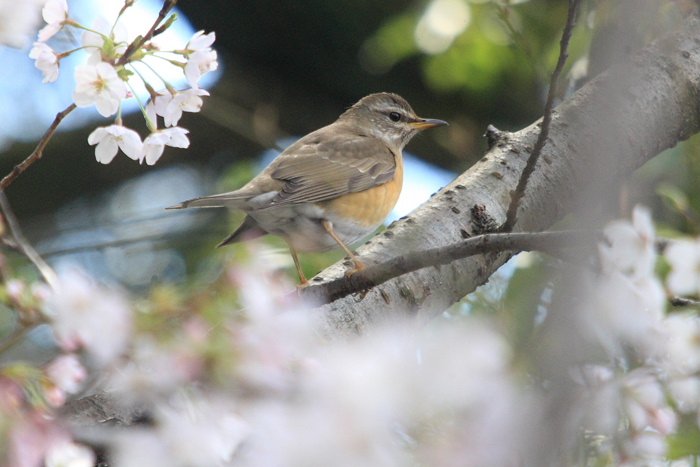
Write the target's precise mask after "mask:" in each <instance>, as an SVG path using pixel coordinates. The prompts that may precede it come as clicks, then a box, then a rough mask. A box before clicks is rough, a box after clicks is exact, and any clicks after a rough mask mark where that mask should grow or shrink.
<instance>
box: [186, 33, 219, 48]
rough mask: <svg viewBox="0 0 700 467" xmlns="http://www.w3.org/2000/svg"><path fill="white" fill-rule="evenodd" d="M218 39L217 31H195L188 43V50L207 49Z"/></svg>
mask: <svg viewBox="0 0 700 467" xmlns="http://www.w3.org/2000/svg"><path fill="white" fill-rule="evenodd" d="M215 40H216V33H214V32H210V33H208V34H204V31H197V32H195V33H194V34H193V35H192V37H191V38H190V40H189V42H188V43H187V47H185V48H186V49H187V50H190V51H193V52H198V51H200V50H206V49H209V48H210V47H211V45H212V44H213V43H214V41H215Z"/></svg>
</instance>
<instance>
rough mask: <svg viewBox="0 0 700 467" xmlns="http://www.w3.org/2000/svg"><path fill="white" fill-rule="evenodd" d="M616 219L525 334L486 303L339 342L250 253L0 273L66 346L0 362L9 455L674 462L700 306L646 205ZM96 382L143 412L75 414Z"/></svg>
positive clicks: (27, 458) (151, 461)
mask: <svg viewBox="0 0 700 467" xmlns="http://www.w3.org/2000/svg"><path fill="white" fill-rule="evenodd" d="M605 234H606V237H607V241H606V242H605V244H603V245H601V246H600V249H599V255H600V265H601V268H600V269H599V270H598V271H597V272H596V271H595V270H593V269H589V268H579V269H576V270H575V274H574V275H573V276H571V281H569V280H568V279H567V278H566V276H567V275H568V273H566V272H565V273H564V274H562V275H561V277H562V278H561V279H560V280H559V283H558V284H557V289H556V290H555V291H554V292H553V296H552V303H551V306H550V308H549V309H548V310H547V311H546V316H545V317H544V318H543V320H542V322H541V324H540V326H539V327H538V330H537V339H536V342H535V343H534V344H533V346H532V348H520V349H518V350H516V347H515V346H516V344H514V343H513V342H511V339H509V336H508V335H507V333H505V332H504V331H503V329H501V328H502V326H499V325H497V324H496V319H495V317H489V316H486V317H481V318H479V317H477V316H467V317H458V316H452V317H447V318H442V319H439V320H437V321H436V322H434V323H431V324H429V325H427V326H425V327H419V326H417V325H416V323H413V322H393V323H390V324H389V325H386V326H379V325H378V326H377V327H375V328H372V329H367V330H366V332H365V333H364V335H362V336H356V337H353V338H344V339H340V338H335V339H332V340H329V339H328V337H329V336H327V335H325V334H322V333H320V332H319V330H320V329H322V328H323V323H322V322H321V321H319V317H320V316H322V315H320V314H318V313H313V312H310V311H309V310H308V305H306V304H303V303H299V302H298V301H297V300H296V299H295V298H293V297H295V295H294V294H292V295H290V294H288V291H289V290H291V289H292V287H293V286H292V284H290V283H289V282H287V281H286V280H285V279H284V278H283V277H280V276H279V274H277V273H276V272H274V271H272V270H270V269H269V268H268V267H266V266H265V264H262V263H260V262H255V261H252V262H251V263H250V264H249V265H247V266H243V265H241V263H240V261H237V263H236V264H235V265H232V266H229V267H228V268H227V269H226V271H225V274H224V275H223V276H222V278H221V280H220V281H219V283H218V284H217V285H216V286H214V287H215V291H213V293H212V290H210V289H207V290H202V291H199V292H193V293H192V294H190V295H189V296H185V295H184V294H183V293H182V292H181V291H179V290H177V289H175V288H173V287H171V286H162V287H156V288H154V289H153V290H152V291H151V294H150V295H149V296H148V297H147V298H144V299H138V300H135V299H133V298H130V297H129V296H128V295H127V294H126V293H125V292H123V291H121V290H118V289H113V288H108V287H105V286H104V285H100V284H98V283H96V282H95V281H94V280H92V279H90V278H89V277H87V276H86V275H85V274H84V273H82V272H81V271H78V270H75V269H65V270H62V271H59V277H60V279H59V284H58V286H57V288H56V290H50V289H48V288H46V287H45V286H40V285H37V284H35V285H31V284H28V283H25V282H24V281H22V280H20V279H12V280H9V281H6V282H5V283H4V289H3V290H4V294H3V297H4V300H5V301H6V306H11V307H12V308H13V309H15V310H17V312H18V322H20V323H34V324H38V323H48V324H49V326H50V327H51V329H52V330H53V334H54V336H55V339H56V341H57V343H58V346H59V347H60V349H61V353H60V355H59V356H58V357H56V358H54V359H53V360H52V361H51V362H49V363H48V364H46V365H43V366H39V367H33V366H30V365H28V364H26V363H21V362H14V363H10V364H8V365H5V366H4V367H3V368H2V371H1V372H0V386H1V387H2V391H0V414H1V420H2V423H1V424H0V431H1V436H0V440H2V441H0V443H2V450H0V452H2V453H5V454H4V456H5V458H4V459H3V461H2V465H13V466H15V465H17V466H19V465H21V466H39V465H46V466H52V467H53V466H64V465H71V466H74V465H76V466H83V465H85V466H89V465H92V464H93V462H95V460H96V459H98V460H102V461H105V460H106V461H107V462H109V465H114V466H119V467H132V466H133V467H136V466H139V467H141V466H144V465H153V466H156V465H158V466H159V465H163V466H165V465H168V466H183V467H185V466H188V467H191V466H202V467H204V466H207V467H208V466H215V465H221V466H229V465H230V466H261V465H270V466H272V465H274V466H299V467H302V466H303V467H308V466H328V465H341V466H343V465H346V466H357V465H368V466H375V465H377V466H379V465H382V466H406V465H439V466H455V467H456V466H513V465H516V466H517V465H523V466H529V465H625V466H636V465H640V466H642V465H668V464H660V463H659V462H662V461H664V459H666V458H667V456H668V455H669V446H672V445H673V442H672V441H673V440H675V439H676V438H677V437H678V436H681V435H682V433H683V432H680V431H679V430H680V427H681V426H685V425H687V424H688V423H690V426H691V427H694V428H692V429H691V430H690V431H691V433H692V432H693V430H695V431H694V432H695V433H697V420H698V411H699V410H700V403H699V401H700V321H699V320H698V317H697V315H696V314H695V313H687V312H674V313H667V312H666V309H665V308H666V307H665V291H664V284H663V283H662V282H661V279H660V278H659V276H658V275H657V273H656V271H655V268H654V265H655V264H656V263H657V260H658V258H657V255H656V250H655V240H656V238H655V233H654V228H653V224H652V222H651V218H650V216H649V214H648V212H647V211H646V210H644V209H641V208H637V209H636V210H635V212H634V215H633V218H632V221H631V222H628V221H618V222H615V223H613V224H611V225H610V226H609V227H608V228H607V229H606V231H605ZM251 248H255V244H251ZM698 252H700V242H699V241H698V240H684V241H682V242H678V243H672V244H671V246H669V247H668V249H667V252H666V258H665V260H666V261H667V262H668V264H669V265H670V268H671V272H670V273H669V274H668V276H667V282H666V287H667V289H668V290H669V291H671V292H672V293H692V294H697V293H698V292H699V290H698V289H700V268H698V267H689V266H688V262H687V259H692V261H694V263H693V264H695V263H698V264H700V253H698ZM256 255H257V251H255V250H251V251H250V257H251V258H255V257H256ZM696 266H697V264H696ZM569 282H571V283H569ZM572 283H573V284H575V291H574V289H572V288H571V287H572ZM561 291H565V292H566V294H565V295H562V294H561V293H560V292H561ZM574 296H578V297H579V298H578V299H576V300H574V301H571V300H570V299H569V300H568V301H564V297H568V298H571V297H574ZM290 297H292V298H290ZM232 304H235V305H232ZM88 385H89V386H88ZM86 387H90V388H97V390H99V391H102V390H107V391H108V393H109V394H111V395H112V396H113V397H115V399H116V400H117V401H119V404H120V407H122V408H121V409H120V410H121V411H123V413H126V414H129V413H130V414H132V415H133V418H132V419H124V418H123V417H122V418H121V419H119V420H121V423H119V420H116V421H115V420H113V421H112V423H111V425H114V423H115V422H116V424H117V425H120V424H123V423H125V422H126V423H130V424H132V426H130V427H129V428H128V429H125V428H124V427H123V426H116V427H115V426H111V425H110V424H103V425H104V426H99V427H95V426H90V425H88V426H85V425H81V424H80V423H76V422H75V419H74V418H73V417H71V416H68V415H65V414H67V413H71V410H72V409H71V410H68V411H66V410H65V407H66V404H67V401H69V400H71V399H72V398H74V397H75V396H74V395H75V394H80V391H81V390H83V389H85V388H86ZM93 390H94V389H93ZM62 408H63V409H62ZM139 414H140V415H139ZM685 431H687V429H686V430H685ZM95 447H99V449H97V450H96V449H95ZM104 456H107V457H106V458H105V457H104ZM684 462H685V461H684ZM673 465H692V464H682V463H680V464H673Z"/></svg>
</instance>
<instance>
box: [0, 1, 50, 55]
mask: <svg viewBox="0 0 700 467" xmlns="http://www.w3.org/2000/svg"><path fill="white" fill-rule="evenodd" d="M42 4H43V2H42V0H22V1H17V0H0V45H8V46H10V47H15V48H17V49H21V48H24V47H25V46H26V45H27V42H28V41H29V39H30V38H31V37H32V35H33V34H34V32H35V31H36V28H37V26H38V25H39V23H40V21H41V7H42Z"/></svg>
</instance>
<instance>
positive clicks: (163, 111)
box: [153, 88, 209, 127]
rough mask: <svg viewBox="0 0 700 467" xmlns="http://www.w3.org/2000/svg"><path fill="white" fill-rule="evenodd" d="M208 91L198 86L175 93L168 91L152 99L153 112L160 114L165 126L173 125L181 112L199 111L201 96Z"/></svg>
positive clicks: (180, 115) (205, 94)
mask: <svg viewBox="0 0 700 467" xmlns="http://www.w3.org/2000/svg"><path fill="white" fill-rule="evenodd" d="M208 95H209V93H208V92H207V91H206V90H204V89H200V88H191V89H187V90H185V91H180V92H178V93H176V94H175V95H172V94H170V93H169V92H167V93H165V94H160V95H158V96H157V97H156V98H155V99H154V100H153V106H154V107H153V108H154V110H155V113H156V114H158V115H160V116H162V117H163V120H164V123H165V126H166V127H169V126H174V125H177V123H178V122H179V121H180V118H181V117H182V112H199V111H200V110H201V109H202V104H203V103H204V102H203V101H202V98H201V96H208Z"/></svg>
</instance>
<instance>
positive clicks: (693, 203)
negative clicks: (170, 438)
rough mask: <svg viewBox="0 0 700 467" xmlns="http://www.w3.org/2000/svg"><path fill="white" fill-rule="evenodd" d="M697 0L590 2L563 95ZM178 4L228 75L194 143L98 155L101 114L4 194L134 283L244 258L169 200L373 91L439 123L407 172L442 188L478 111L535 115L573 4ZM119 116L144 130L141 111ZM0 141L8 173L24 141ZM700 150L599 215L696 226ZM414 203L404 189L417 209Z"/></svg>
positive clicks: (47, 234)
mask: <svg viewBox="0 0 700 467" xmlns="http://www.w3.org/2000/svg"><path fill="white" fill-rule="evenodd" d="M692 3H693V2H691V1H690V0H663V1H658V0H595V1H589V2H584V4H583V11H582V12H581V15H580V20H579V23H578V26H577V28H576V31H575V35H574V38H573V42H572V44H571V48H570V52H571V53H570V59H569V62H568V65H567V69H566V72H567V73H566V75H567V77H566V81H567V82H566V86H562V95H561V96H560V97H561V98H565V97H566V95H568V94H570V93H571V92H573V91H574V90H575V89H576V88H578V87H579V86H580V85H582V84H583V83H585V82H586V81H587V80H589V79H592V78H593V77H594V76H595V75H597V74H598V73H600V72H603V71H604V70H605V69H606V68H607V67H608V66H610V65H611V64H614V63H615V62H617V61H620V60H624V59H626V58H627V57H629V56H630V55H632V54H633V53H634V52H635V51H636V50H638V49H639V48H641V47H643V46H644V45H645V44H647V43H648V42H649V41H651V40H653V39H654V38H655V37H657V36H658V35H660V34H662V33H663V32H664V31H667V30H669V29H671V28H673V27H674V26H675V25H676V24H677V23H678V22H679V21H680V19H681V18H682V17H683V16H684V15H686V14H688V12H689V11H690V9H691V8H692V7H693V4H692ZM179 8H180V12H181V14H182V15H183V16H184V17H186V18H187V19H188V20H189V21H191V22H192V24H193V26H194V28H195V30H197V29H204V30H206V31H216V35H217V41H216V43H215V47H216V49H217V51H218V53H219V57H220V61H221V67H222V71H223V73H222V74H221V77H220V80H219V81H218V82H217V83H216V84H215V85H213V86H212V87H211V94H212V96H211V97H210V98H208V99H207V100H206V101H205V105H204V108H203V111H202V112H201V113H199V114H185V116H184V118H183V120H182V121H181V126H183V127H185V128H188V129H189V130H190V139H191V142H192V144H191V147H190V149H188V150H184V151H183V150H175V149H172V148H168V150H167V151H166V153H165V155H164V156H163V158H162V159H161V161H160V162H159V163H158V165H157V166H156V167H147V166H139V165H137V164H135V163H134V162H133V161H131V160H129V159H127V158H125V157H123V156H119V157H117V158H116V159H115V160H114V162H112V163H111V164H110V165H108V166H103V165H100V164H99V163H97V162H96V161H95V158H94V153H93V151H94V148H93V147H91V146H89V145H88V144H87V141H86V139H87V135H88V134H89V133H90V132H91V131H92V129H93V128H94V127H95V126H96V125H98V124H102V123H101V122H97V123H96V122H93V123H92V124H89V125H87V126H85V127H83V128H79V129H73V130H71V131H69V132H63V133H59V134H58V135H57V136H56V137H55V138H54V140H53V141H52V142H51V143H50V145H49V147H48V149H47V151H46V152H45V156H44V158H43V159H42V160H41V161H39V162H38V163H37V164H35V165H34V166H33V167H31V168H30V170H29V171H28V172H27V173H25V174H23V175H22V176H21V177H20V178H19V179H18V180H17V181H16V182H15V183H14V184H13V185H12V186H11V187H10V188H9V189H8V190H7V194H8V197H9V199H10V201H11V203H12V205H13V207H14V209H15V211H16V214H17V216H18V217H19V219H20V221H21V223H22V225H23V226H24V229H25V234H26V235H27V237H29V239H30V240H31V241H32V242H33V243H34V244H36V246H37V247H38V249H39V251H40V253H42V254H43V255H44V256H46V257H47V258H48V259H49V260H50V261H52V262H53V263H54V264H57V263H60V262H61V261H63V260H70V261H77V262H79V263H80V264H82V265H83V267H85V268H86V269H88V270H90V271H91V272H93V274H95V275H97V276H99V277H102V278H104V279H105V280H108V281H118V282H120V283H122V284H123V285H125V286H127V287H129V288H130V289H132V290H135V291H139V290H140V291H145V290H146V289H148V288H149V287H150V286H151V285H153V284H154V283H160V282H173V281H175V282H179V281H184V280H185V279H186V278H187V277H191V276H192V274H195V275H197V274H199V276H198V277H215V276H216V274H215V273H212V271H220V270H221V268H220V263H221V262H222V258H221V257H222V256H232V257H236V256H237V255H245V254H246V248H247V247H246V246H234V247H229V248H226V249H221V250H216V249H214V246H215V245H216V244H217V243H218V242H219V241H220V240H221V239H222V238H223V237H224V236H226V235H227V234H228V233H229V232H230V231H231V229H232V228H234V227H235V225H236V223H237V222H239V221H240V219H241V216H240V215H239V214H237V213H226V212H224V211H218V210H217V211H206V212H197V213H181V212H176V213H173V212H165V211H163V208H164V207H165V206H168V205H172V204H175V203H177V202H179V201H182V200H183V199H188V198H191V197H195V196H200V195H205V194H211V193H214V192H217V191H225V190H231V189H234V188H236V187H238V186H241V185H242V184H243V183H245V182H246V181H247V180H249V179H250V178H251V177H252V176H253V175H254V174H255V173H257V172H258V171H259V170H260V169H261V162H260V161H261V160H262V158H263V157H264V156H265V155H266V154H267V157H268V158H269V150H270V149H275V148H277V147H280V146H283V145H284V144H286V143H285V141H288V140H289V138H290V137H298V136H301V135H303V134H306V133H308V132H309V131H311V130H314V129H316V128H319V127H321V126H323V125H326V124H328V123H330V122H332V121H333V120H334V119H335V118H337V116H338V115H339V114H340V113H341V112H342V111H343V110H344V109H345V108H347V107H348V106H349V105H351V104H353V103H354V102H356V101H357V100H358V99H359V98H361V97H363V96H364V95H367V94H369V93H372V92H379V91H392V92H396V93H399V94H401V95H403V96H404V97H405V98H406V99H407V100H408V101H409V102H411V104H412V106H413V107H414V109H415V110H416V112H417V113H418V114H419V115H421V116H425V117H434V118H441V119H445V120H448V121H449V122H450V126H449V127H447V128H443V129H438V130H435V131H432V132H428V133H426V134H425V135H424V136H422V137H421V138H417V139H416V140H414V142H412V143H411V145H410V146H409V148H408V150H409V151H410V152H411V153H413V154H415V155H416V156H417V157H418V158H419V159H421V160H423V161H427V162H429V163H430V164H432V165H433V166H434V167H435V169H429V168H426V167H425V166H421V167H420V168H418V169H416V170H418V171H420V173H419V175H420V174H422V173H427V172H429V171H430V172H432V171H433V170H437V169H438V168H440V169H443V170H446V171H449V172H441V174H442V178H439V180H440V183H442V184H444V183H446V182H447V181H449V177H450V175H445V174H449V173H452V174H456V173H459V172H462V171H464V170H466V169H468V168H469V167H470V166H471V165H472V164H473V163H474V162H475V161H476V160H478V159H479V158H480V157H482V155H483V153H484V151H485V150H486V141H485V139H484V138H483V136H482V135H483V134H484V132H485V130H486V127H487V126H488V125H489V124H493V125H495V126H496V127H498V128H499V129H501V130H507V131H511V130H512V131H515V130H518V129H521V128H523V127H525V126H527V125H529V124H531V123H532V122H534V121H535V120H536V119H538V118H539V117H540V116H541V114H542V105H543V101H544V96H545V94H546V92H547V87H548V79H549V75H550V73H551V71H552V68H553V64H554V63H555V61H556V59H557V55H558V53H559V39H560V36H561V30H562V27H563V25H564V21H565V18H566V12H567V8H568V1H566V0H518V1H516V0H513V1H508V0H411V1H407V0H387V1H384V2H376V1H369V0H311V1H305V2H298V1H292V0H283V1H280V0H256V1H236V2H229V1H224V0H200V1H198V2H186V1H185V2H182V3H181V4H180V5H179ZM27 60H28V59H27ZM38 76H39V74H38V71H36V70H33V73H32V74H31V76H23V77H18V79H22V80H24V81H25V82H26V84H25V86H26V89H28V90H29V89H31V86H40V81H41V80H40V78H39V77H38ZM28 92H29V91H28ZM45 110H46V111H47V112H49V113H51V114H54V113H55V112H57V111H59V110H61V109H60V108H55V109H45ZM16 111H17V112H18V113H21V109H17V110H16ZM126 124H127V125H129V126H131V127H134V128H137V129H140V128H143V125H142V117H141V116H140V115H137V114H132V115H130V116H128V117H127V118H126ZM620 124H621V125H622V124H624V122H620ZM33 130H34V131H37V128H34V129H33ZM38 130H39V131H41V130H42V129H41V128H39V129H38ZM18 139H21V138H18ZM5 143H6V144H5V146H4V149H3V151H2V154H1V157H0V171H2V172H3V174H4V173H7V172H9V171H10V170H11V168H12V167H13V166H14V165H15V164H17V163H18V162H19V161H20V160H22V159H23V158H24V157H26V155H27V154H29V152H30V151H31V149H32V147H33V142H14V143H12V142H5ZM697 145H698V142H697V138H693V139H691V140H690V141H689V142H688V143H686V144H683V145H681V146H678V147H677V148H675V149H673V150H671V151H668V152H667V153H665V154H663V155H661V156H660V157H657V158H656V159H654V160H653V161H652V162H650V163H649V164H647V166H645V167H644V168H642V169H641V170H640V171H639V173H638V174H637V175H636V176H635V177H634V179H633V180H631V181H630V183H629V184H628V185H627V186H624V187H622V188H620V191H619V192H615V193H611V194H610V196H611V199H610V206H612V207H613V208H614V209H613V211H614V213H612V214H611V215H626V214H627V213H628V212H629V209H630V207H631V206H632V205H634V204H635V203H636V202H640V201H641V202H643V203H645V204H647V205H650V206H652V207H653V208H654V211H655V213H656V215H655V217H656V219H657V220H659V221H660V222H661V224H662V231H663V232H664V233H668V234H672V233H673V231H683V232H690V233H698V220H699V219H698V213H699V212H700V206H699V203H700V185H699V184H698V180H699V177H700V167H699V165H700V164H699V163H698V151H697ZM452 176H454V175H452ZM436 183H437V182H436ZM439 186H440V185H439V184H438V185H435V186H431V187H430V190H431V191H435V190H436V189H437V188H439ZM405 191H406V190H405ZM411 191H413V190H411ZM425 198H427V195H426V196H425ZM421 201H422V199H412V200H411V205H412V207H415V206H417V205H418V204H419V203H420V202H421ZM399 214H405V212H401V213H399ZM265 241H269V242H270V245H271V246H272V250H270V252H268V253H266V256H265V257H266V260H267V261H279V264H280V265H281V266H284V267H287V266H289V265H291V262H290V260H289V259H288V255H287V252H286V249H285V247H284V245H283V243H282V242H279V241H278V240H277V239H274V238H268V239H267V240H265ZM329 255H330V256H329ZM329 255H315V254H314V255H304V258H302V259H303V261H304V264H305V268H306V269H307V273H308V274H311V275H313V274H315V273H316V272H317V271H319V270H320V269H322V268H323V267H324V266H326V265H328V264H330V262H331V261H334V260H336V259H338V258H339V257H340V256H342V255H341V254H340V253H335V252H334V253H329ZM217 265H219V266H217ZM538 270H539V268H538ZM289 271H290V273H292V274H293V271H292V269H291V268H290V269H289ZM514 282H518V283H522V282H523V281H522V280H519V281H514ZM525 282H527V281H525ZM463 305H464V304H463ZM465 309H471V307H469V306H467V307H466V308H465Z"/></svg>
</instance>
